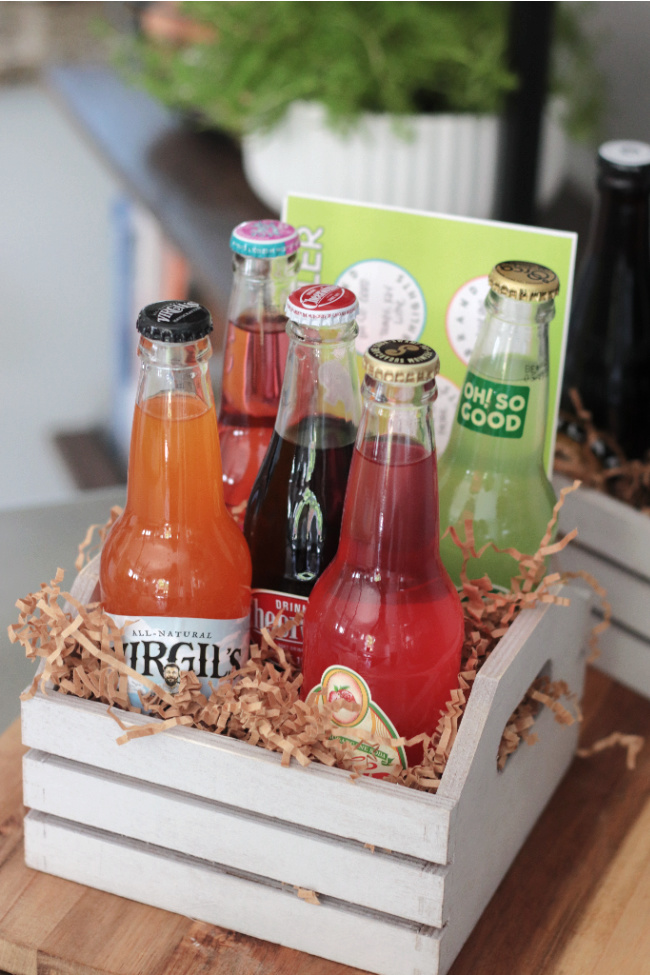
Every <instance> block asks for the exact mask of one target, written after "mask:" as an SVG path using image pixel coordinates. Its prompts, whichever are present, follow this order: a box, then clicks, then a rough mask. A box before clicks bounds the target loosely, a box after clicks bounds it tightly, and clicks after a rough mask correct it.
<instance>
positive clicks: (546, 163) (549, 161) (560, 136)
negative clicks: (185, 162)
mask: <svg viewBox="0 0 650 975" xmlns="http://www.w3.org/2000/svg"><path fill="white" fill-rule="evenodd" d="M498 149H499V119H498V117H497V116H492V115H451V114H440V115H419V116H412V117H410V118H409V119H408V132H407V135H406V137H405V138H404V137H401V136H400V135H398V134H397V132H396V127H395V123H394V120H393V118H392V117H391V116H389V115H376V114H366V115H364V116H363V117H362V119H361V121H360V123H359V124H358V125H357V126H356V127H355V128H354V129H353V130H352V131H350V132H349V133H346V134H341V133H338V132H334V131H332V129H330V128H329V127H328V126H327V124H326V121H325V110H324V108H323V106H322V105H320V104H319V103H315V102H296V103H294V105H292V106H291V108H290V109H289V112H288V113H287V115H286V116H285V118H284V119H283V120H282V122H280V123H279V124H278V125H277V126H276V127H275V128H274V129H272V130H271V131H270V132H266V133H253V134H251V135H249V136H246V137H244V139H243V142H242V153H243V163H244V172H245V174H246V178H247V180H248V182H249V184H250V186H251V187H252V189H253V190H254V191H255V193H256V194H257V195H258V196H259V198H260V199H261V200H262V201H263V202H264V203H266V205H267V206H269V207H270V208H271V209H273V210H276V211H278V212H279V211H280V209H281V207H282V201H283V199H284V197H285V195H286V194H287V193H288V192H294V193H308V194H315V195H319V196H327V197H335V198H340V199H346V200H360V201H363V202H367V203H378V204H384V205H392V206H399V207H408V208H411V209H415V210H427V211H434V212H438V213H450V214H457V215H459V216H467V217H476V218H489V217H493V216H494V208H495V202H496V179H497V162H498ZM564 150H565V137H564V133H563V132H562V130H561V128H560V126H559V124H558V122H557V111H553V110H552V111H550V112H549V113H548V117H547V119H546V120H545V132H544V139H543V149H542V159H541V167H540V169H541V174H542V179H541V181H540V182H541V186H540V194H539V195H540V198H541V200H542V201H544V200H548V199H550V198H552V196H553V194H554V193H555V191H556V190H557V188H558V186H559V182H560V180H561V177H562V174H563V169H564V165H563V164H564Z"/></svg>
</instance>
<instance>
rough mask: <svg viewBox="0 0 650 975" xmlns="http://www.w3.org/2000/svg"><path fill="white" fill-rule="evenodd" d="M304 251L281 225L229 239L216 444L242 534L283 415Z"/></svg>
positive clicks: (252, 226) (245, 229)
mask: <svg viewBox="0 0 650 975" xmlns="http://www.w3.org/2000/svg"><path fill="white" fill-rule="evenodd" d="M299 247H300V238H299V236H298V231H297V230H295V229H294V228H293V227H292V226H290V225H289V224H288V223H282V222H281V221H279V220H249V221H247V222H246V223H240V224H238V226H237V227H235V229H234V230H233V232H232V235H231V238H230V248H231V250H232V252H233V286H232V292H231V295H230V302H229V306H228V331H227V335H226V348H225V351H224V362H223V376H222V384H221V409H220V411H219V440H220V443H221V460H222V465H223V488H224V494H225V498H226V504H227V506H228V508H229V509H230V511H231V512H233V514H234V516H235V520H236V521H237V522H238V524H239V526H240V527H241V526H242V525H243V523H244V507H245V504H246V502H247V501H248V496H249V494H250V492H251V488H252V487H253V483H254V481H255V478H256V477H257V472H258V471H259V469H260V464H261V463H262V460H263V458H264V454H265V453H266V448H267V447H268V445H269V441H270V440H271V434H272V433H273V424H274V423H275V415H276V413H277V410H278V401H279V399H280V390H281V388H282V376H283V374H284V363H285V360H286V358H287V349H288V347H289V338H288V336H287V334H286V330H285V329H286V324H287V318H286V315H285V314H284V306H285V304H286V301H287V298H288V297H289V295H290V294H291V292H292V291H293V290H294V288H295V286H296V274H297V270H298V248H299ZM233 509H234V511H233Z"/></svg>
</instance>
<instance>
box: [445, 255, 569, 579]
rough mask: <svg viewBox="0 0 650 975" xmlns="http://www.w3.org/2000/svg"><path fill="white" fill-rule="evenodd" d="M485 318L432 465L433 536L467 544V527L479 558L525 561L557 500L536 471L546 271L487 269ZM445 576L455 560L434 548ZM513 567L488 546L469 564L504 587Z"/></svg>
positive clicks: (548, 293) (448, 551) (454, 554)
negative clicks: (452, 530)
mask: <svg viewBox="0 0 650 975" xmlns="http://www.w3.org/2000/svg"><path fill="white" fill-rule="evenodd" d="M489 281H490V291H489V292H488V296H487V298H486V300H485V307H486V317H485V321H484V323H483V325H482V327H481V331H480V333H479V336H478V339H477V341H476V345H475V347H474V351H473V352H472V356H471V358H470V361H469V366H468V369H467V375H466V376H465V381H464V383H463V388H462V390H461V395H460V401H459V404H458V412H457V414H456V421H455V423H454V427H453V431H452V435H451V437H450V440H449V443H448V445H447V449H446V450H445V453H444V455H443V456H442V457H441V458H440V461H439V483H440V532H441V535H442V534H443V533H444V532H445V531H446V529H447V528H448V527H449V525H454V526H455V527H456V528H457V530H458V532H459V534H460V536H461V538H464V537H465V532H464V522H465V520H466V519H467V518H472V519H473V526H474V537H475V542H476V547H477V550H478V549H479V548H480V547H481V546H483V545H484V544H485V543H486V542H494V544H495V545H496V546H498V548H515V549H517V550H518V551H519V552H522V553H526V554H528V555H532V554H533V553H535V552H536V551H537V549H538V547H539V543H540V540H541V538H542V536H543V535H544V532H545V530H546V526H547V524H548V521H549V519H550V517H551V513H552V510H553V505H554V504H555V494H554V492H553V488H552V486H551V484H550V482H549V480H548V477H547V476H546V472H545V470H544V456H543V455H544V439H545V435H546V412H547V406H548V323H549V322H550V321H551V319H552V318H553V316H554V314H555V305H554V301H553V299H554V298H555V296H556V295H557V293H558V291H559V281H558V278H557V275H556V274H555V272H554V271H551V270H550V269H549V268H546V267H543V266H542V265H540V264H532V263H530V262H528V261H503V262H502V263H501V264H497V265H496V267H495V268H494V269H493V270H492V272H491V274H490V277H489ZM440 554H441V556H442V559H443V562H444V564H445V567H446V569H447V571H448V572H449V574H450V576H451V578H452V579H453V581H454V582H455V584H456V585H457V586H459V585H460V570H461V563H462V556H461V552H460V549H459V548H458V546H457V545H456V544H455V543H454V541H453V540H452V538H451V536H450V535H447V537H446V538H444V539H442V540H441V543H440ZM517 573H518V567H517V563H516V562H515V560H514V559H513V558H512V557H511V556H510V555H507V554H500V553H497V552H495V551H494V550H493V549H491V548H489V549H487V550H486V551H485V553H484V554H483V556H482V557H481V558H480V559H478V560H476V559H472V560H470V562H469V563H468V566H467V574H468V576H469V578H470V579H477V578H480V577H481V576H483V575H489V577H490V579H491V580H492V583H493V585H494V587H495V588H503V589H509V588H510V581H511V578H512V576H513V575H516V574H517Z"/></svg>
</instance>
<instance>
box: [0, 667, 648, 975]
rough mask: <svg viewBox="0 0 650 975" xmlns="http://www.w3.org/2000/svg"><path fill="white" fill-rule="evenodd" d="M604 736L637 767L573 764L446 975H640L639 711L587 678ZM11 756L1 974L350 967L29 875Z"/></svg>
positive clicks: (311, 971)
mask: <svg viewBox="0 0 650 975" xmlns="http://www.w3.org/2000/svg"><path fill="white" fill-rule="evenodd" d="M612 731H624V732H626V733H630V734H640V735H645V736H647V738H648V743H647V745H646V747H645V748H644V749H643V751H642V752H641V754H640V756H639V758H638V763H637V768H636V770H635V771H628V770H627V769H626V767H625V759H624V754H623V752H622V751H620V750H618V749H617V750H615V751H610V752H604V753H601V754H600V755H597V756H595V757H592V758H590V759H576V760H575V761H574V763H573V765H572V766H571V769H570V770H569V773H568V774H567V776H566V777H565V779H564V780H563V782H562V783H561V785H560V787H559V789H558V790H557V792H556V793H555V795H554V797H553V799H552V800H551V802H550V803H549V805H548V807H547V809H546V810H545V812H544V813H543V815H542V816H541V818H540V820H539V821H538V823H537V825H536V826H535V828H534V829H533V831H532V833H531V835H530V836H529V838H528V840H527V842H526V844H525V845H524V847H523V849H522V851H521V853H520V854H519V856H518V857H517V859H516V860H515V862H514V864H513V866H512V868H511V870H510V871H509V873H508V874H507V876H506V878H505V880H504V881H503V883H502V884H501V886H500V887H499V889H498V891H497V893H496V894H495V896H494V897H493V899H492V901H491V902H490V904H489V906H488V908H487V910H486V911H485V913H484V914H483V917H482V918H481V920H480V921H479V923H478V925H477V926H476V928H475V929H474V931H473V933H472V935H471V936H470V939H469V941H468V943H467V944H466V946H465V948H464V949H463V951H462V952H461V954H460V955H459V956H458V958H457V960H456V962H455V963H454V965H453V967H452V969H451V973H450V975H476V973H477V972H480V975H505V973H508V975H510V973H514V972H516V973H517V975H616V973H618V972H621V973H622V972H625V973H626V975H648V971H649V962H648V958H649V957H650V927H649V925H648V920H649V919H650V702H648V701H647V700H645V699H643V698H641V697H639V696H638V695H636V694H634V693H633V692H632V691H630V690H627V689H625V688H624V687H622V686H621V685H619V684H616V683H614V682H613V681H611V680H610V679H609V678H608V677H605V676H604V675H603V674H599V673H597V672H595V671H591V672H590V673H589V677H588V682H587V690H586V694H585V721H584V725H583V731H582V738H583V742H584V743H586V744H589V743H591V742H592V741H594V740H596V739H597V738H600V737H603V736H605V735H608V734H610V733H611V732H612ZM533 747H534V746H533ZM22 753H23V748H22V745H21V744H20V730H19V724H18V723H16V724H14V725H12V727H11V728H10V729H9V730H8V731H7V732H5V734H4V735H3V736H2V737H0V971H3V970H4V971H7V972H10V973H11V975H190V973H191V975H352V973H353V972H354V971H357V970H356V969H351V968H348V967H346V966H344V965H338V964H335V963H333V962H328V961H324V960H322V959H319V958H316V957H314V956H311V955H305V954H302V953H300V952H297V951H292V950H290V949H287V948H281V947H279V946H277V945H271V944H267V943H266V942H262V941H258V940H256V939H254V938H248V937H244V936H242V935H238V934H233V933H232V932H228V931H226V930H224V929H221V928H217V927H214V926H212V925H208V924H204V923H200V922H195V921H192V920H191V919H189V918H186V917H182V916H181V915H176V914H169V913H166V912H165V911H161V910H157V909H155V908H150V907H146V906H144V905H141V904H136V903H134V902H132V901H128V900H125V899H123V898H120V897H116V896H114V895H111V894H105V893H103V892H101V891H97V890H92V889H89V888H86V887H81V886H79V885H77V884H73V883H70V882H69V881H64V880H60V879H58V878H56V877H50V876H47V875H46V874H41V873H37V872H35V871H33V870H29V869H28V868H27V867H25V865H24V862H23V847H22V817H23V807H22V792H21V774H20V759H21V755H22ZM485 828H486V833H487V832H488V831H489V829H490V824H489V823H486V824H485ZM98 869H100V867H99V866H98ZM160 882H161V884H163V883H164V882H165V878H164V877H163V876H161V878H160ZM332 937H336V932H335V931H333V932H332ZM423 975H425V973H423Z"/></svg>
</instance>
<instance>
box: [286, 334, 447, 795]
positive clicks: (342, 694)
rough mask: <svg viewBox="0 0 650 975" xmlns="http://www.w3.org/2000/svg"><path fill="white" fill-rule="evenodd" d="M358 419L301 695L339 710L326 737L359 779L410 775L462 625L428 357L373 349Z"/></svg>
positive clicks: (314, 607)
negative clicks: (444, 549)
mask: <svg viewBox="0 0 650 975" xmlns="http://www.w3.org/2000/svg"><path fill="white" fill-rule="evenodd" d="M364 365H365V369H366V376H365V379H364V383H363V387H362V395H363V414H362V416H361V422H360V424H359V430H358V433H357V439H356V443H355V447H354V454H353V457H352V465H351V467H350V477H349V479H348V486H347V491H346V494H345V506H344V509H343V523H342V526H341V539H340V542H339V547H338V551H337V553H336V555H335V557H334V559H333V561H332V562H331V563H330V564H329V566H328V567H327V568H326V569H325V571H324V572H323V574H322V576H321V577H320V579H319V580H318V581H317V582H316V585H315V586H314V588H313V590H312V593H311V596H310V597H309V604H308V606H307V609H306V611H305V620H304V650H303V674H304V682H303V689H304V691H305V692H310V694H309V698H310V700H312V701H315V702H317V703H319V704H322V703H323V702H326V703H328V704H332V703H334V702H339V710H337V711H336V712H335V713H334V716H333V721H334V724H335V725H336V726H337V729H338V731H339V733H338V734H337V735H336V737H338V738H340V739H341V741H346V742H349V743H351V744H353V745H354V748H355V750H354V752H353V753H352V754H353V756H354V762H355V765H356V766H357V767H358V770H359V771H360V772H361V773H362V774H363V775H371V776H373V777H375V778H383V777H386V776H388V775H390V774H392V773H393V772H394V771H395V770H396V769H399V767H400V766H402V767H406V764H407V761H408V764H409V765H414V764H417V763H418V762H419V761H421V759H422V746H421V745H416V746H412V747H411V748H410V749H407V750H406V751H405V749H404V748H402V747H399V746H394V745H393V744H392V743H391V739H395V738H398V737H400V736H402V737H405V738H412V737H414V736H416V735H418V734H420V733H421V732H426V733H427V734H432V733H433V732H434V731H435V728H436V725H437V723H438V719H439V717H440V713H441V711H442V710H443V709H444V707H445V704H446V702H447V701H448V700H450V698H451V691H452V690H453V689H454V688H456V687H457V686H458V673H459V671H460V666H461V647H462V642H463V633H464V622H463V612H462V609H461V605H460V598H459V596H458V594H457V592H456V588H455V586H454V585H453V583H452V581H451V579H450V578H449V576H448V574H447V572H446V570H445V568H444V566H443V564H442V561H441V559H440V552H439V548H438V544H439V530H438V481H437V471H436V449H435V442H434V432H433V413H432V407H433V402H434V400H435V398H436V392H437V390H436V379H435V377H436V374H437V372H438V369H439V361H438V356H437V355H436V353H435V352H434V351H433V349H430V348H429V347H428V346H426V345H422V344H420V343H418V342H402V341H390V340H383V341H381V342H376V343H375V344H374V345H372V346H370V348H369V349H368V351H367V352H366V354H365V356H364Z"/></svg>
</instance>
